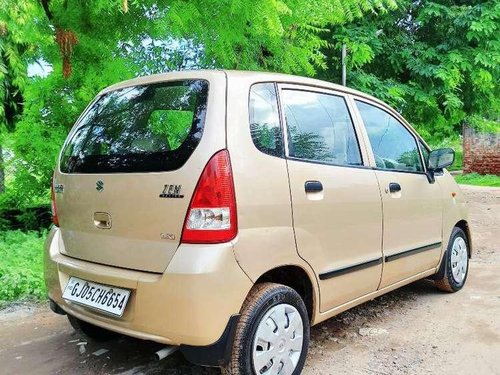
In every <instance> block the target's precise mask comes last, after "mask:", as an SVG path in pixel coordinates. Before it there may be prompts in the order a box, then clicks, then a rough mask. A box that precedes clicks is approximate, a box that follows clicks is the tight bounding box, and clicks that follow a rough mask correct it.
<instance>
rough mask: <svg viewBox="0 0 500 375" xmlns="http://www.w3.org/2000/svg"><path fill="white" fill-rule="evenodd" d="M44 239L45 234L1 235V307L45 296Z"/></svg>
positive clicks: (9, 232)
mask: <svg viewBox="0 0 500 375" xmlns="http://www.w3.org/2000/svg"><path fill="white" fill-rule="evenodd" d="M44 240H45V233H41V234H40V233H38V232H21V231H18V230H16V231H3V232H0V305H2V304H4V303H5V302H9V301H14V300H18V299H36V300H39V299H42V298H44V297H45V284H44V281H43V243H44Z"/></svg>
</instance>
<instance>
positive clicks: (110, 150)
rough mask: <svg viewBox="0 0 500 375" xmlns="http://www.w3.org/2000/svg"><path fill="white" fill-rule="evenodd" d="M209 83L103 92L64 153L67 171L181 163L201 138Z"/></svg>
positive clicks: (153, 168)
mask: <svg viewBox="0 0 500 375" xmlns="http://www.w3.org/2000/svg"><path fill="white" fill-rule="evenodd" d="M207 96H208V82H206V81H203V80H186V81H175V82H164V83H156V84H150V85H143V86H132V87H126V88H123V89H120V90H115V91H111V92H109V93H106V94H104V95H103V96H102V97H100V98H99V99H98V100H97V101H96V102H95V103H94V104H93V106H92V107H91V108H90V110H89V111H88V112H87V113H86V114H85V116H84V117H83V118H82V120H81V121H80V123H79V124H78V127H77V129H76V130H75V132H74V133H73V135H72V137H71V139H70V140H69V141H68V142H67V144H66V145H65V147H64V150H63V152H62V157H61V163H60V165H61V166H60V168H61V171H62V172H64V173H112V172H122V173H123V172H125V173H126V172H162V171H171V170H175V169H178V168H180V167H181V166H182V165H183V164H184V163H185V162H186V161H187V159H188V158H189V157H190V156H191V154H192V152H193V151H194V149H195V148H196V146H197V145H198V143H199V142H200V139H201V136H202V133H203V127H204V121H205V113H206V107H207Z"/></svg>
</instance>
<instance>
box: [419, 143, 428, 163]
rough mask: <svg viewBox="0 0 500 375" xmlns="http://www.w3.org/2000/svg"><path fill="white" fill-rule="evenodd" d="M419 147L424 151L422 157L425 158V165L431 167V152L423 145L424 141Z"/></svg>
mask: <svg viewBox="0 0 500 375" xmlns="http://www.w3.org/2000/svg"><path fill="white" fill-rule="evenodd" d="M418 145H419V146H420V150H422V156H423V157H424V163H425V165H429V154H430V151H429V149H428V148H427V147H425V145H424V144H423V142H422V141H420V140H419V141H418Z"/></svg>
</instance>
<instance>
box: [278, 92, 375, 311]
mask: <svg viewBox="0 0 500 375" xmlns="http://www.w3.org/2000/svg"><path fill="white" fill-rule="evenodd" d="M280 100H281V107H282V113H283V118H284V120H285V121H284V122H285V130H286V131H285V133H286V135H287V136H286V149H287V166H288V174H289V180H290V191H291V198H292V208H293V225H294V231H295V239H296V244H297V250H298V253H299V255H300V256H301V257H302V258H303V259H305V260H306V261H307V262H308V263H309V264H310V265H311V266H312V268H313V269H314V272H315V273H316V276H317V278H318V279H319V285H320V295H321V297H320V311H321V312H324V311H327V310H330V309H332V308H334V307H336V306H339V305H341V304H343V303H346V302H348V301H351V300H353V299H356V298H358V297H360V296H363V295H365V294H368V293H370V292H373V291H376V290H377V287H378V285H379V282H380V277H381V272H382V266H381V265H382V249H381V244H382V206H381V198H380V192H379V188H378V184H377V179H376V176H375V172H374V171H373V170H372V169H371V168H370V167H369V166H367V165H365V163H364V161H365V160H366V149H365V146H364V144H362V145H361V146H362V147H360V144H359V142H358V137H357V134H356V130H355V126H354V124H353V121H352V118H351V115H350V111H349V108H348V104H347V101H346V97H345V96H344V95H342V94H340V93H336V92H332V91H329V90H322V89H319V88H310V87H305V86H298V85H283V84H282V85H280Z"/></svg>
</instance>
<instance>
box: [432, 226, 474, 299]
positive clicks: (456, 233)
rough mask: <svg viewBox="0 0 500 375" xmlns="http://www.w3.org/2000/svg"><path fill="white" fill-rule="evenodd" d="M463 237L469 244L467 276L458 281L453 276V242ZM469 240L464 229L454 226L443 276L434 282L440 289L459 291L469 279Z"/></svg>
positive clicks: (445, 254) (444, 260)
mask: <svg viewBox="0 0 500 375" xmlns="http://www.w3.org/2000/svg"><path fill="white" fill-rule="evenodd" d="M458 237H461V238H462V239H463V240H464V241H465V244H466V245H467V269H466V272H465V276H464V277H463V280H461V281H457V280H456V279H455V277H454V276H453V271H452V252H453V243H454V242H455V240H456V239H457V238H458ZM469 246H470V245H469V241H468V239H467V236H466V235H465V233H464V231H463V230H462V229H460V228H458V227H455V228H453V230H452V232H451V236H450V241H449V242H448V248H447V249H446V252H445V253H444V258H443V262H444V264H443V266H444V270H443V273H442V278H440V279H435V280H434V284H435V285H436V286H437V287H438V288H439V289H440V290H443V291H445V292H449V293H455V292H458V291H459V290H460V289H462V288H463V286H464V285H465V281H466V280H467V275H468V274H469V256H468V254H469V249H470V247H469Z"/></svg>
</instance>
